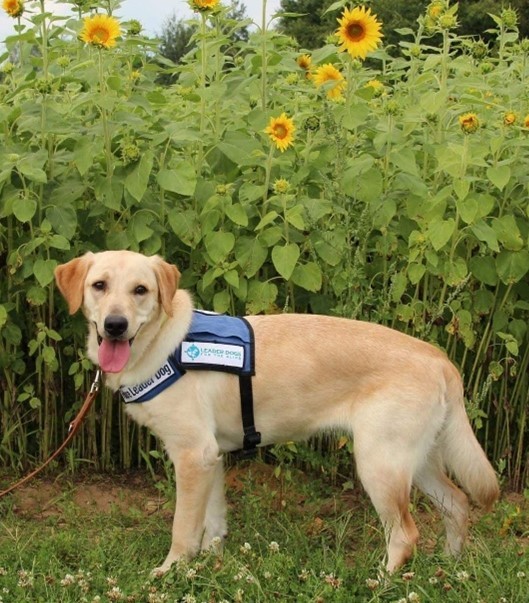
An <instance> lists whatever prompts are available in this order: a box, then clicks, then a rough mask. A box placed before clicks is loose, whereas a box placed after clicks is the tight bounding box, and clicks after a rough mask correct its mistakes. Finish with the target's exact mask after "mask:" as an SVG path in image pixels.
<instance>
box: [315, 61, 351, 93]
mask: <svg viewBox="0 0 529 603" xmlns="http://www.w3.org/2000/svg"><path fill="white" fill-rule="evenodd" d="M312 80H313V82H314V83H315V84H316V86H318V87H320V86H323V85H325V84H327V83H328V82H335V85H334V86H328V88H327V98H329V99H331V100H340V99H341V98H342V94H343V91H344V90H345V86H346V84H345V80H344V77H343V75H342V73H341V72H340V70H339V69H337V68H336V67H335V66H334V65H333V64H332V63H326V64H325V65H321V66H320V67H318V68H317V69H316V71H315V72H314V74H313V76H312Z"/></svg>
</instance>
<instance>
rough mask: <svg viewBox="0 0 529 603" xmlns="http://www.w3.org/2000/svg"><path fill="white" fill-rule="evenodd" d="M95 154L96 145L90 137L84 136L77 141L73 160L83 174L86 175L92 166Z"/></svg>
mask: <svg viewBox="0 0 529 603" xmlns="http://www.w3.org/2000/svg"><path fill="white" fill-rule="evenodd" d="M94 154H95V153H94V145H93V142H92V141H91V140H90V139H88V138H84V137H82V138H80V139H79V140H78V141H77V143H76V145H75V149H74V152H73V162H74V164H75V167H76V168H77V171H78V172H79V174H80V175H81V176H84V175H85V174H86V172H88V170H89V169H90V168H91V167H92V164H93V163H94Z"/></svg>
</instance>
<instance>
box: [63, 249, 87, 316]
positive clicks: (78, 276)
mask: <svg viewBox="0 0 529 603" xmlns="http://www.w3.org/2000/svg"><path fill="white" fill-rule="evenodd" d="M92 257H93V254H92V253H90V252H89V253H86V254H85V255H83V256H82V257H80V258H76V259H75V260H71V261H70V262H67V263H66V264H60V265H59V266H57V268H55V282H56V283H57V287H59V291H60V292H61V293H62V295H63V297H64V299H65V300H66V301H67V302H68V310H69V311H70V314H75V313H76V312H77V310H79V308H80V307H81V306H82V305H83V290H84V282H85V279H86V273H87V272H88V268H90V265H91V264H92Z"/></svg>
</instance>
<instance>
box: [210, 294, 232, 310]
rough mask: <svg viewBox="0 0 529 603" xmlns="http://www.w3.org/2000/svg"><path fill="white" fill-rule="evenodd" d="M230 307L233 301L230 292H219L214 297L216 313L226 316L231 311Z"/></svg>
mask: <svg viewBox="0 0 529 603" xmlns="http://www.w3.org/2000/svg"><path fill="white" fill-rule="evenodd" d="M230 305H231V299H230V294H229V292H228V291H226V290H224V291H219V292H218V293H215V295H214V296H213V310H215V312H219V314H224V313H225V312H227V311H228V310H229V309H230Z"/></svg>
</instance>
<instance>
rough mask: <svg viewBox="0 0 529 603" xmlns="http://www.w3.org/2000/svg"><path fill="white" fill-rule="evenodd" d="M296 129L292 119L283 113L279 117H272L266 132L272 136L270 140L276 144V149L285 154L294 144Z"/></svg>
mask: <svg viewBox="0 0 529 603" xmlns="http://www.w3.org/2000/svg"><path fill="white" fill-rule="evenodd" d="M295 129H296V127H295V126H294V121H293V120H292V118H290V117H287V115H286V113H282V114H281V115H280V116H279V117H272V118H271V119H270V123H269V124H268V126H267V127H266V128H265V130H264V131H265V132H266V134H268V136H270V140H271V141H272V142H273V143H275V145H276V147H277V148H278V149H279V150H280V151H281V152H283V151H286V150H287V149H288V147H289V146H290V145H291V144H292V141H293V140H294V131H295Z"/></svg>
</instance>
